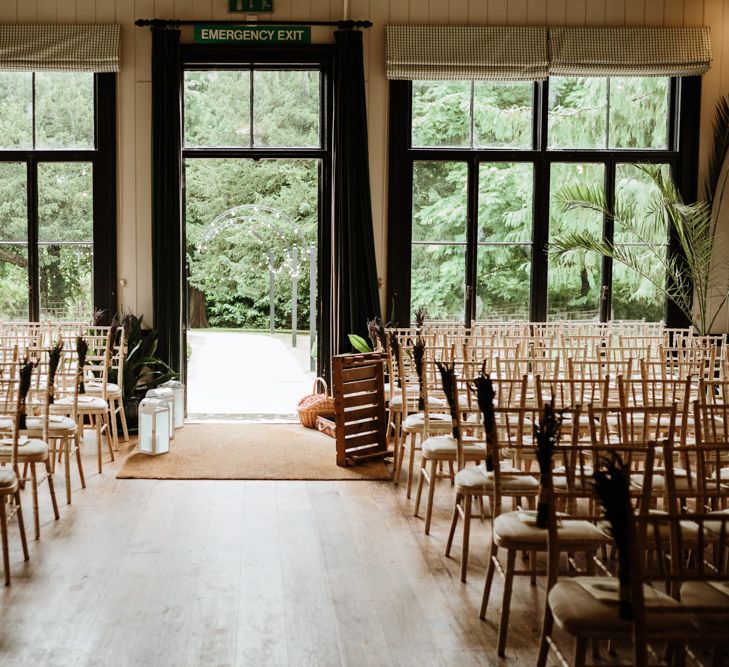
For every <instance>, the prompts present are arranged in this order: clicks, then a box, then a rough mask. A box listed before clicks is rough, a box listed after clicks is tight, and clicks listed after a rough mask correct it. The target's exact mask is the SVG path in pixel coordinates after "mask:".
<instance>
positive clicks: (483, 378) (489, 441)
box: [473, 361, 498, 471]
mask: <svg viewBox="0 0 729 667" xmlns="http://www.w3.org/2000/svg"><path fill="white" fill-rule="evenodd" d="M473 389H474V390H475V392H476V400H477V401H478V409H479V410H480V411H481V415H482V417H483V427H484V432H485V435H486V470H488V471H491V470H493V469H494V451H496V448H497V446H498V440H497V433H496V414H495V413H494V398H495V397H496V392H495V391H494V384H493V382H492V381H491V376H490V375H489V374H488V373H486V362H485V361H484V362H483V364H482V366H481V372H480V373H479V375H478V377H477V378H476V379H475V380H474V381H473Z"/></svg>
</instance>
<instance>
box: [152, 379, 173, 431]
mask: <svg viewBox="0 0 729 667" xmlns="http://www.w3.org/2000/svg"><path fill="white" fill-rule="evenodd" d="M145 398H155V399H157V400H158V401H164V402H165V403H166V404H167V407H168V408H169V411H170V417H169V418H170V427H169V432H170V440H172V439H174V437H175V394H174V392H173V391H172V389H166V388H161V387H158V388H157V389H150V390H149V391H148V392H147V395H146V397H145Z"/></svg>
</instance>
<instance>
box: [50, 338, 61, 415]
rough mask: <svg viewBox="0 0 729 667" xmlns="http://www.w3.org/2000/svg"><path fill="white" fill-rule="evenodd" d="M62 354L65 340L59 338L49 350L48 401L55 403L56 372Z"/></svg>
mask: <svg viewBox="0 0 729 667" xmlns="http://www.w3.org/2000/svg"><path fill="white" fill-rule="evenodd" d="M61 354H63V340H59V341H58V342H57V343H56V344H55V345H54V346H53V347H52V348H51V349H50V350H48V403H49V404H53V401H54V400H55V389H56V373H57V371H58V366H59V365H60V363H61Z"/></svg>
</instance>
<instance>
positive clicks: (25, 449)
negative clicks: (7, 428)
mask: <svg viewBox="0 0 729 667" xmlns="http://www.w3.org/2000/svg"><path fill="white" fill-rule="evenodd" d="M12 455H13V445H12V444H11V443H10V442H9V441H7V440H2V441H0V460H2V461H9V460H10V457H11V456H12ZM47 458H48V445H47V444H46V443H45V442H43V441H42V440H37V439H32V440H26V441H25V442H21V443H18V461H20V462H21V463H24V462H26V461H27V462H28V463H33V462H39V461H45V460H46V459H47Z"/></svg>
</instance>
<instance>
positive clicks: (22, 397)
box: [15, 358, 35, 431]
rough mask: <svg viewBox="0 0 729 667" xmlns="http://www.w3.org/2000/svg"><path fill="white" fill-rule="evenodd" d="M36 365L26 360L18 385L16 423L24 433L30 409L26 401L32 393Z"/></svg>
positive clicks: (21, 369)
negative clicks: (31, 386) (29, 393)
mask: <svg viewBox="0 0 729 667" xmlns="http://www.w3.org/2000/svg"><path fill="white" fill-rule="evenodd" d="M34 368H35V364H34V363H33V362H32V361H28V359H27V358H26V359H25V361H24V362H23V365H22V366H21V367H20V372H19V376H20V383H19V385H18V409H17V412H16V415H15V422H16V424H17V425H18V430H20V431H22V430H23V429H25V428H27V426H28V423H27V417H28V407H27V405H26V400H27V398H28V392H29V391H30V383H31V380H32V379H33V369H34Z"/></svg>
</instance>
